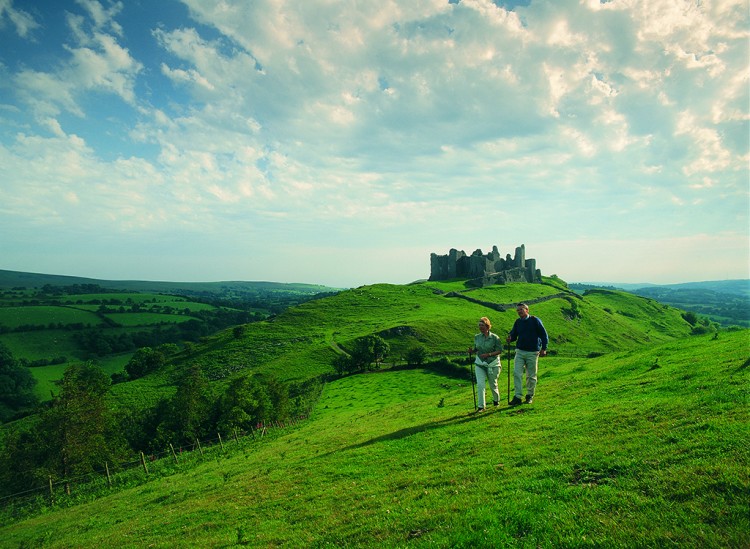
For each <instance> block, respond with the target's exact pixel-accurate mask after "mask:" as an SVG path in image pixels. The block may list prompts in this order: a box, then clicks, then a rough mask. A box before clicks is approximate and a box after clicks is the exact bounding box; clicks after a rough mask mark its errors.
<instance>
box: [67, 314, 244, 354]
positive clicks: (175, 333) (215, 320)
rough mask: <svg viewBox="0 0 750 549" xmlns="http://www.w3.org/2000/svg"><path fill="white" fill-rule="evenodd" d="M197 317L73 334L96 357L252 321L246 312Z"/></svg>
mask: <svg viewBox="0 0 750 549" xmlns="http://www.w3.org/2000/svg"><path fill="white" fill-rule="evenodd" d="M194 316H197V317H198V318H191V319H190V320H187V321H185V322H179V323H175V324H158V325H154V326H153V327H150V328H146V327H142V329H140V330H138V331H137V332H135V331H134V332H125V331H121V330H116V331H114V330H109V329H106V328H95V329H88V330H81V331H79V332H77V333H76V334H74V339H75V342H76V344H77V345H78V346H79V348H81V349H82V350H84V351H86V352H88V353H91V354H92V355H94V356H105V355H108V354H111V353H123V352H127V351H132V350H133V349H138V348H141V347H156V346H159V345H162V344H165V343H179V342H181V341H193V342H195V341H198V340H199V339H200V338H202V337H205V336H208V335H211V334H213V333H215V332H217V331H219V330H222V329H224V328H228V327H230V326H234V325H237V324H243V323H246V322H249V321H250V319H251V317H250V316H248V313H246V312H244V311H225V310H219V309H217V310H216V311H199V312H197V313H194Z"/></svg>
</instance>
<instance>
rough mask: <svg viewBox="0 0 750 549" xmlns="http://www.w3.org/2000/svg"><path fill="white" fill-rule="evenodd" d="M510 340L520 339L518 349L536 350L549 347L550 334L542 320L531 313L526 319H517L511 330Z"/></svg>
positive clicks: (517, 344)
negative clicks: (548, 334)
mask: <svg viewBox="0 0 750 549" xmlns="http://www.w3.org/2000/svg"><path fill="white" fill-rule="evenodd" d="M510 340H511V341H515V340H518V343H516V349H520V350H521V351H531V352H536V351H539V350H540V349H543V350H546V349H547V343H549V336H547V330H545V329H544V325H543V324H542V321H541V320H539V318H537V317H535V316H531V315H529V316H527V317H526V318H525V319H522V318H517V319H516V322H515V323H514V324H513V329H512V330H511V331H510Z"/></svg>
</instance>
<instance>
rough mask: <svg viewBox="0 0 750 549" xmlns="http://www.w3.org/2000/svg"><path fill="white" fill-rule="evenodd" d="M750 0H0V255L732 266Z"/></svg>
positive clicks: (684, 272)
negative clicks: (451, 254) (483, 257)
mask: <svg viewBox="0 0 750 549" xmlns="http://www.w3.org/2000/svg"><path fill="white" fill-rule="evenodd" d="M749 2H750V0H693V1H682V0H611V1H607V0H516V1H512V0H508V1H503V0H495V1H491V0H450V1H449V0H381V1H377V2H376V1H357V0H256V1H252V2H248V1H246V0H221V1H219V0H211V1H209V0H181V1H178V0H160V1H159V2H153V1H152V0H127V1H121V2H112V1H109V0H101V1H97V0H0V269H9V270H18V271H31V272H40V273H50V274H67V275H76V276H86V277H92V278H104V279H117V280H119V279H141V280H172V281H218V280H271V281H280V282H308V283H319V284H326V285H331V286H337V287H350V286H358V285H361V284H371V283H377V282H392V283H398V284H401V283H408V282H411V281H413V280H416V279H420V278H426V277H427V276H429V269H430V261H429V256H430V253H431V252H436V253H440V254H445V253H447V252H448V250H449V249H451V248H456V249H459V250H465V251H466V252H467V253H471V252H472V251H474V250H475V249H477V248H480V249H482V250H483V251H484V252H488V251H489V250H490V249H491V248H492V246H493V245H497V246H498V248H499V250H500V252H501V253H502V254H503V255H504V254H506V253H512V252H513V250H514V249H515V247H516V246H518V245H520V244H525V245H526V255H527V257H533V258H536V259H537V264H538V266H539V267H540V268H541V269H542V272H543V274H545V275H550V274H557V275H559V276H560V277H561V278H563V279H565V280H567V281H569V282H582V281H610V282H611V281H616V282H654V283H674V282H687V281H700V280H719V279H728V278H748V277H750V265H749V263H750V257H749V253H750V252H749V251H748V250H749V249H750V244H749V238H748V233H749V231H750V227H749V221H748V213H749V210H750V198H749V196H750V179H749V178H750V175H749V174H750V170H749V166H750V153H749V150H750V129H749V127H750V126H749V118H750V116H749V113H750V107H749V105H750V98H749V95H750V94H749V93H748V91H749V89H750V81H749V68H748V67H749V63H750V54H749V52H748V48H749V44H750V16H749V14H750V5H749Z"/></svg>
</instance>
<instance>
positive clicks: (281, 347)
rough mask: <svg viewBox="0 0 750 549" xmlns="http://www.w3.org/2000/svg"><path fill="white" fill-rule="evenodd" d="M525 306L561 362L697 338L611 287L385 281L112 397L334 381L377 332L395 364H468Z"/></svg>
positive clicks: (181, 359)
mask: <svg viewBox="0 0 750 549" xmlns="http://www.w3.org/2000/svg"><path fill="white" fill-rule="evenodd" d="M519 301H526V302H528V303H530V305H531V311H532V314H534V315H537V316H539V317H540V318H541V319H542V320H543V321H544V324H545V326H546V328H547V331H548V332H549V333H550V337H551V343H550V349H551V350H552V352H553V357H552V360H558V359H559V358H562V357H568V358H570V357H586V356H594V355H599V354H603V353H609V352H612V351H621V350H632V349H637V348H639V347H641V346H643V345H651V344H655V343H661V342H665V341H670V340H673V339H675V338H682V337H686V336H688V335H689V334H690V331H691V326H690V325H689V324H688V323H687V322H685V320H684V319H683V318H682V317H681V316H680V315H681V311H679V310H677V309H674V308H671V307H668V306H666V305H662V304H660V303H658V302H656V301H654V300H650V299H645V298H641V297H637V296H633V295H632V294H628V293H627V292H616V291H603V290H597V291H593V292H591V293H590V294H588V295H584V296H579V295H577V294H575V293H574V292H571V291H568V290H567V289H566V288H565V286H564V284H560V283H559V282H558V281H555V280H550V281H548V283H547V284H523V283H517V284H508V285H503V286H494V287H489V288H483V289H475V290H468V289H466V288H465V286H464V283H463V282H462V281H456V282H420V283H415V284H411V285H406V286H400V285H389V284H378V285H373V286H363V287H361V288H356V289H352V290H346V291H343V292H340V293H339V294H337V295H333V296H330V297H327V298H325V299H320V300H315V301H311V302H308V303H304V304H302V305H299V306H296V307H291V308H289V309H287V310H286V311H284V312H283V313H281V314H279V315H277V316H276V317H274V318H273V319H271V320H267V321H262V322H256V323H252V324H249V325H247V326H246V329H245V330H244V332H243V334H242V336H241V337H236V336H235V335H234V333H233V331H232V330H227V331H224V332H222V333H220V334H217V335H216V336H212V337H210V338H208V339H206V343H205V344H203V345H196V346H193V347H191V348H190V349H189V350H186V351H183V352H181V353H179V354H178V355H177V356H175V357H174V359H173V360H172V361H171V364H170V366H169V367H167V368H166V369H164V370H163V371H161V372H159V373H157V374H155V375H150V376H146V377H145V378H143V379H139V380H136V381H133V382H130V383H122V384H118V385H116V386H114V387H113V390H112V395H113V398H114V399H115V400H116V401H117V403H116V404H117V405H118V406H126V407H141V406H150V405H153V404H154V401H155V399H157V398H158V395H159V394H160V391H159V390H158V389H157V388H158V387H165V385H169V383H171V382H170V380H172V379H174V377H175V374H176V372H179V371H183V370H185V369H186V368H189V367H190V366H193V365H198V366H200V368H201V370H202V371H203V372H204V373H205V374H206V375H207V377H209V379H212V380H214V381H216V382H218V383H224V382H228V381H229V380H231V379H232V378H234V377H237V376H242V375H246V374H247V373H250V372H252V373H262V372H265V373H272V374H273V375H275V376H277V377H278V378H279V379H281V380H283V381H288V382H304V381H305V380H308V379H312V378H316V377H318V376H321V375H324V374H330V373H331V372H332V366H331V365H332V363H333V360H334V359H335V357H336V356H337V355H338V354H341V353H344V352H346V350H347V349H349V350H350V349H351V348H352V345H353V343H354V341H355V339H357V338H359V337H363V336H367V335H371V334H376V335H380V336H381V337H383V338H384V339H385V340H386V341H387V342H388V343H389V345H390V347H391V352H390V355H389V357H388V358H386V361H385V362H386V364H385V365H386V366H387V365H388V364H394V363H395V364H400V363H403V356H404V354H405V352H406V350H407V349H408V348H409V347H410V346H413V345H415V344H419V345H423V346H424V347H425V348H426V350H427V354H428V357H429V359H430V360H437V359H439V358H440V357H448V358H454V359H456V360H461V359H462V358H464V357H465V356H466V355H465V350H466V349H467V347H468V346H469V345H470V344H471V342H472V341H473V339H472V338H473V335H474V330H475V325H476V320H477V318H479V317H481V316H489V318H490V319H491V320H492V322H493V331H495V332H496V333H499V334H507V333H508V331H510V329H511V327H512V325H513V322H514V321H515V319H516V318H517V316H516V312H515V308H514V305H515V303H517V302H519ZM498 309H504V310H503V311H500V310H498ZM147 395H151V397H150V398H149V397H148V396H147Z"/></svg>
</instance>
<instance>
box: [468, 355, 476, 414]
mask: <svg viewBox="0 0 750 549" xmlns="http://www.w3.org/2000/svg"><path fill="white" fill-rule="evenodd" d="M469 368H470V369H471V394H472V395H474V410H475V411H476V409H477V391H476V388H475V387H474V364H473V362H472V361H471V351H469Z"/></svg>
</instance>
